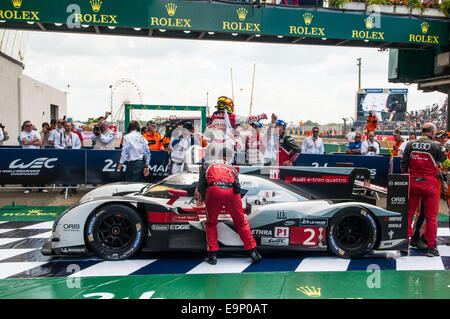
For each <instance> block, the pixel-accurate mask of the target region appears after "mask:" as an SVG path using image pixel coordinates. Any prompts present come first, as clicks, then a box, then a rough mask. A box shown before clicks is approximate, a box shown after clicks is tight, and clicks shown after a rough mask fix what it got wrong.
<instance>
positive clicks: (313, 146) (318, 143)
mask: <svg viewBox="0 0 450 319" xmlns="http://www.w3.org/2000/svg"><path fill="white" fill-rule="evenodd" d="M312 134H313V135H312V136H309V137H307V138H305V140H304V141H303V144H302V153H303V154H323V153H325V149H324V145H323V140H322V139H321V138H320V137H319V128H318V127H317V126H315V127H313V129H312Z"/></svg>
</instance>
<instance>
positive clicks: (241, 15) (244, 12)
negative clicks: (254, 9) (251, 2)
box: [236, 8, 248, 21]
mask: <svg viewBox="0 0 450 319" xmlns="http://www.w3.org/2000/svg"><path fill="white" fill-rule="evenodd" d="M236 12H237V15H238V18H239V20H241V21H244V20H245V17H246V16H247V12H248V11H247V9H244V8H239V9H237V10H236Z"/></svg>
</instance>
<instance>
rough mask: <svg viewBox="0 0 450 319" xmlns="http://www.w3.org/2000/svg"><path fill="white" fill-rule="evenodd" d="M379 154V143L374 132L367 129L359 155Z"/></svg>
mask: <svg viewBox="0 0 450 319" xmlns="http://www.w3.org/2000/svg"><path fill="white" fill-rule="evenodd" d="M379 154H380V144H378V142H377V141H376V140H375V133H374V132H373V131H369V134H368V139H367V141H364V142H363V143H362V145H361V155H369V156H374V155H379Z"/></svg>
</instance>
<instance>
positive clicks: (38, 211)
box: [28, 209, 42, 214]
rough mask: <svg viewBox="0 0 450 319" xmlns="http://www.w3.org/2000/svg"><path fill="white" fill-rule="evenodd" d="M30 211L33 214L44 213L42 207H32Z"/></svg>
mask: <svg viewBox="0 0 450 319" xmlns="http://www.w3.org/2000/svg"><path fill="white" fill-rule="evenodd" d="M28 212H29V213H33V214H37V213H42V209H30V210H29V211H28Z"/></svg>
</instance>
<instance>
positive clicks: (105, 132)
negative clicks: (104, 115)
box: [92, 119, 114, 150]
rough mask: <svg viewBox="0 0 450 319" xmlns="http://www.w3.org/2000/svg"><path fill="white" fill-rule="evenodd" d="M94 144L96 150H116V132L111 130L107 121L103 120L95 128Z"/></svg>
mask: <svg viewBox="0 0 450 319" xmlns="http://www.w3.org/2000/svg"><path fill="white" fill-rule="evenodd" d="M92 143H93V144H94V147H93V149H94V150H114V132H113V131H111V130H110V129H109V124H108V122H107V121H106V120H105V119H101V120H100V121H99V122H98V124H97V125H96V126H94V134H93V135H92Z"/></svg>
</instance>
